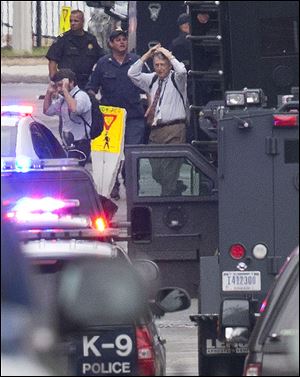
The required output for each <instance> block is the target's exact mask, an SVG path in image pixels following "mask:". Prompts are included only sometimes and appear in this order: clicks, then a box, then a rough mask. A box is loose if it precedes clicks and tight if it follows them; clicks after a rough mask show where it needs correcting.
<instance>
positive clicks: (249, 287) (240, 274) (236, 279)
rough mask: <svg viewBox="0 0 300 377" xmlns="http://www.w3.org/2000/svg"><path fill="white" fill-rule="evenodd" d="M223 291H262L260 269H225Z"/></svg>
mask: <svg viewBox="0 0 300 377" xmlns="http://www.w3.org/2000/svg"><path fill="white" fill-rule="evenodd" d="M222 289H223V291H260V290H261V278H260V271H223V273H222Z"/></svg>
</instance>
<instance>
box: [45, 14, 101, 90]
mask: <svg viewBox="0 0 300 377" xmlns="http://www.w3.org/2000/svg"><path fill="white" fill-rule="evenodd" d="M70 24H71V30H69V31H67V32H66V33H64V34H61V35H60V36H59V37H58V38H57V39H56V40H55V41H54V42H53V44H52V46H51V47H50V48H49V50H48V52H47V55H46V58H47V59H48V60H49V76H50V80H51V78H52V77H53V76H54V75H55V73H56V72H57V70H58V69H61V68H69V69H71V70H72V71H73V72H74V73H75V74H76V77H77V80H78V86H79V87H80V88H81V89H84V87H85V85H86V83H87V82H88V78H89V76H90V74H91V72H92V69H93V66H94V65H95V64H96V62H97V61H98V59H99V58H100V57H101V56H103V55H104V52H103V49H102V48H101V47H100V46H99V44H98V42H97V40H96V38H95V37H94V36H93V35H92V34H90V33H88V32H87V31H84V30H83V27H84V14H83V12H82V11H81V10H73V11H72V12H71V16H70Z"/></svg>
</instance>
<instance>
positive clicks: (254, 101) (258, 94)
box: [225, 88, 266, 107]
mask: <svg viewBox="0 0 300 377" xmlns="http://www.w3.org/2000/svg"><path fill="white" fill-rule="evenodd" d="M265 102H266V97H265V96H264V93H263V91H262V89H247V88H244V89H243V90H239V91H230V92H226V93H225V103H226V106H228V107H247V106H263V105H265Z"/></svg>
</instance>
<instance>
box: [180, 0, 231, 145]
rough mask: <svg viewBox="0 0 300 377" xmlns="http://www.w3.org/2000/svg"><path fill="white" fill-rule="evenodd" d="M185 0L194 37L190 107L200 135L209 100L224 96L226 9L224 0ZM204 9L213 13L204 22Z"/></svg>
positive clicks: (209, 13)
mask: <svg viewBox="0 0 300 377" xmlns="http://www.w3.org/2000/svg"><path fill="white" fill-rule="evenodd" d="M185 4H186V5H187V7H188V9H187V12H188V13H189V15H190V22H191V29H190V35H188V36H187V38H188V39H189V40H190V41H191V44H190V45H191V70H190V71H189V72H188V76H189V78H190V83H191V85H192V103H191V106H190V110H191V114H192V117H191V118H192V120H193V123H194V130H195V132H194V133H195V135H194V136H195V138H196V139H197V138H199V135H198V133H199V130H198V126H197V124H198V115H199V112H200V111H201V110H202V108H203V107H204V106H205V105H206V104H207V103H208V102H209V101H217V100H222V99H223V98H224V88H225V82H224V62H223V56H224V54H223V39H222V19H221V17H222V12H221V4H220V1H185ZM201 13H206V14H208V15H209V19H208V21H207V22H206V23H201V20H200V18H201V16H200V15H199V14H201ZM202 21H203V20H202ZM204 21H205V20H204ZM197 136H198V137H197Z"/></svg>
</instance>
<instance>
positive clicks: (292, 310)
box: [269, 281, 299, 336]
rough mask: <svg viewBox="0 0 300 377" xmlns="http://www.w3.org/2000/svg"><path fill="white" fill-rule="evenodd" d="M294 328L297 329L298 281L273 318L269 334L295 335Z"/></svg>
mask: <svg viewBox="0 0 300 377" xmlns="http://www.w3.org/2000/svg"><path fill="white" fill-rule="evenodd" d="M295 329H298V330H299V281H298V283H297V284H295V285H294V287H293V288H292V290H291V291H290V294H288V297H287V300H285V301H284V303H283V305H282V306H281V308H280V310H279V312H278V314H277V315H276V317H275V318H274V322H273V325H272V326H271V328H270V331H269V334H270V333H276V334H278V335H280V336H291V335H295Z"/></svg>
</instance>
